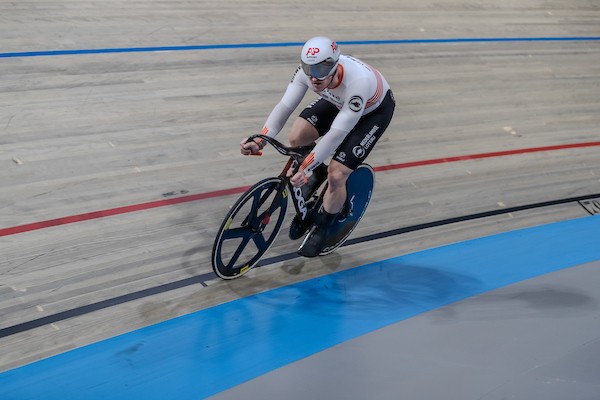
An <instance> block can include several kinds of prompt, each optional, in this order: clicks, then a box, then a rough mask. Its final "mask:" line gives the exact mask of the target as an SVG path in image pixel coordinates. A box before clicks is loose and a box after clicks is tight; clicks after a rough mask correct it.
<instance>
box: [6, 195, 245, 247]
mask: <svg viewBox="0 0 600 400" xmlns="http://www.w3.org/2000/svg"><path fill="white" fill-rule="evenodd" d="M249 187H250V186H241V187H237V188H231V189H224V190H216V191H214V192H208V193H199V194H192V195H189V196H183V197H176V198H173V199H165V200H157V201H151V202H148V203H141V204H134V205H131V206H124V207H117V208H111V209H108V210H102V211H95V212H90V213H85V214H78V215H72V216H70V217H63V218H57V219H51V220H48V221H41V222H34V223H31V224H26V225H19V226H13V227H11V228H4V229H0V236H8V235H14V234H17V233H23V232H29V231H35V230H38V229H43V228H49V227H51V226H58V225H66V224H72V223H73V222H81V221H88V220H90V219H96V218H103V217H109V216H111V215H119V214H126V213H130V212H134V211H141V210H149V209H151V208H157V207H164V206H170V205H173V204H181V203H188V202H190V201H197V200H204V199H210V198H213V197H221V196H227V195H230V194H236V193H243V192H245V191H246V190H248V188H249Z"/></svg>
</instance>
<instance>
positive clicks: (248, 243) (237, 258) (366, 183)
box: [211, 135, 375, 279]
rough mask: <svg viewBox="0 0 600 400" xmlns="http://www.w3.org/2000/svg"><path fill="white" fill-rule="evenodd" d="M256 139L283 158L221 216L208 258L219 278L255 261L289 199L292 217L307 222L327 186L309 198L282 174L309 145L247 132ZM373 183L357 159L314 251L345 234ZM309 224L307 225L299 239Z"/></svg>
mask: <svg viewBox="0 0 600 400" xmlns="http://www.w3.org/2000/svg"><path fill="white" fill-rule="evenodd" d="M256 139H262V140H263V141H265V142H267V143H269V144H270V145H272V146H273V147H274V148H275V149H276V150H277V151H278V152H279V153H281V154H282V155H284V156H287V157H289V159H288V161H287V163H286V164H285V167H284V168H283V170H282V172H281V173H280V174H279V175H278V176H275V177H271V178H266V179H263V180H261V181H259V182H258V183H256V184H255V185H253V186H252V187H250V188H249V189H248V190H247V191H246V192H245V193H244V194H243V195H242V196H241V197H240V198H239V199H238V200H237V201H236V202H235V203H234V205H233V206H232V207H231V209H230V210H229V211H228V213H227V215H226V216H225V218H224V220H223V223H222V224H221V227H220V228H219V231H218V233H217V235H216V238H215V242H214V245H213V250H212V257H211V260H212V267H213V271H214V272H215V274H217V276H219V277H220V278H222V279H234V278H238V277H240V276H242V275H244V274H245V273H246V272H248V271H249V270H250V269H251V268H253V267H255V266H256V265H257V264H258V262H259V261H260V260H261V258H262V257H263V255H264V254H265V253H266V252H267V251H268V250H269V248H270V247H271V245H272V244H273V242H274V241H275V239H276V238H277V235H278V234H279V232H280V231H281V228H282V225H283V223H284V220H285V217H286V211H287V207H288V202H289V201H291V202H292V204H293V205H294V209H295V212H296V218H299V219H300V220H301V221H303V222H308V223H310V222H309V221H311V220H310V219H312V218H314V216H315V215H316V214H317V213H318V212H319V211H320V210H321V208H322V205H323V195H324V194H325V191H326V189H327V183H326V182H325V183H324V184H323V185H321V186H322V188H321V190H320V192H319V191H317V192H316V193H315V195H314V198H312V199H304V197H303V195H302V190H301V189H300V188H296V187H294V186H293V185H292V184H291V182H290V177H288V176H287V172H288V170H289V169H290V168H292V170H293V172H294V173H296V172H297V170H298V168H299V166H300V165H301V164H302V161H303V159H304V157H305V156H306V155H307V154H308V153H309V152H310V150H311V149H312V148H313V147H314V146H301V147H288V146H285V145H283V144H282V143H280V142H279V141H277V140H275V139H273V138H271V137H268V136H265V135H253V136H250V137H249V138H248V141H251V140H256ZM374 183H375V174H374V171H373V168H371V166H370V165H368V164H361V165H360V166H359V167H358V168H357V169H356V170H355V171H353V172H352V174H350V176H349V177H348V180H347V182H346V189H347V193H348V195H347V199H346V203H345V205H344V208H343V209H342V211H341V212H340V213H339V214H338V217H337V218H336V220H335V221H334V223H333V225H332V227H331V228H330V236H329V237H328V239H327V241H326V244H325V247H324V249H323V251H322V252H321V253H320V255H326V254H329V253H331V252H333V251H335V250H336V249H337V248H338V247H340V246H341V245H342V244H343V243H344V242H345V240H346V239H347V238H348V236H350V234H351V233H352V231H353V230H354V228H356V226H357V224H358V222H359V221H360V219H361V218H362V216H363V215H364V212H365V210H366V209H367V206H368V205H369V201H370V200H371V194H372V192H373V186H374ZM290 194H291V195H290ZM309 200H310V201H309ZM314 229H315V226H314V225H313V226H312V228H311V229H309V231H308V233H307V234H306V236H305V238H304V241H306V240H307V239H308V237H309V236H310V235H311V234H312V232H313V231H314ZM304 241H303V242H304Z"/></svg>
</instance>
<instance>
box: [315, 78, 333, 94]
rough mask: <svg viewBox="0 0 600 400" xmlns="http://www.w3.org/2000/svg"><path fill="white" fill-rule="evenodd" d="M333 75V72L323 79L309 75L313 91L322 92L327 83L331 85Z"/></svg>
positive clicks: (327, 85)
mask: <svg viewBox="0 0 600 400" xmlns="http://www.w3.org/2000/svg"><path fill="white" fill-rule="evenodd" d="M334 77H335V74H333V75H332V76H327V77H325V78H323V79H317V78H315V77H312V76H311V77H310V83H311V84H312V87H313V90H314V91H315V92H322V91H323V90H325V89H327V87H329V85H331V82H332V81H333V78H334Z"/></svg>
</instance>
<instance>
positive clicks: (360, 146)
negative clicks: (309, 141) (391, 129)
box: [298, 91, 395, 257]
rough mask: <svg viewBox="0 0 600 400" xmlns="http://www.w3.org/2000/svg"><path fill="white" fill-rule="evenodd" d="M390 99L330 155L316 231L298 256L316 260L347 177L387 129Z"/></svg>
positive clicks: (339, 207)
mask: <svg viewBox="0 0 600 400" xmlns="http://www.w3.org/2000/svg"><path fill="white" fill-rule="evenodd" d="M394 107H395V103H394V98H393V95H392V93H391V91H390V92H388V93H387V94H386V98H385V100H384V101H383V103H382V104H381V105H380V106H379V108H378V109H377V110H376V111H374V112H373V113H371V114H368V115H366V116H364V117H362V118H361V119H360V120H359V122H358V123H357V124H356V126H355V127H354V128H353V129H352V131H350V133H349V134H348V135H347V136H346V138H345V139H344V141H343V142H342V144H341V145H340V146H339V147H338V148H337V150H336V152H335V153H334V155H333V160H332V161H331V163H330V164H329V171H328V172H329V174H328V183H329V187H328V188H327V192H326V193H325V197H324V199H323V208H324V211H325V212H324V213H323V215H322V217H321V218H320V221H319V222H318V224H317V228H316V229H315V230H314V231H313V233H312V234H311V235H310V237H308V238H307V240H305V241H304V242H303V243H302V246H301V247H300V249H299V251H298V252H299V253H300V255H303V256H305V257H316V256H318V255H319V254H320V253H321V250H322V248H323V246H324V245H325V239H326V238H327V235H328V231H329V227H330V226H331V224H332V223H333V221H334V220H335V218H336V216H337V214H338V213H339V212H340V211H341V210H342V208H343V206H344V203H345V201H346V197H347V194H346V181H347V180H348V177H349V176H350V174H351V173H352V171H354V170H355V169H356V168H358V166H359V165H360V164H361V163H362V162H363V161H364V160H365V158H366V157H367V156H368V155H369V153H370V152H371V150H373V147H374V146H375V144H376V143H377V141H378V140H379V138H380V137H381V135H383V133H384V131H385V130H386V128H387V127H388V125H389V123H390V121H391V119H392V115H393V113H394Z"/></svg>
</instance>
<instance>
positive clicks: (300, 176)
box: [287, 168, 308, 187]
mask: <svg viewBox="0 0 600 400" xmlns="http://www.w3.org/2000/svg"><path fill="white" fill-rule="evenodd" d="M292 174H293V171H292V168H290V169H288V172H287V176H292ZM290 182H291V183H292V185H293V186H294V187H301V186H303V185H305V184H306V182H308V178H307V176H306V174H305V173H304V170H302V169H301V170H300V171H298V172H296V174H294V176H292V178H291V179H290Z"/></svg>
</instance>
